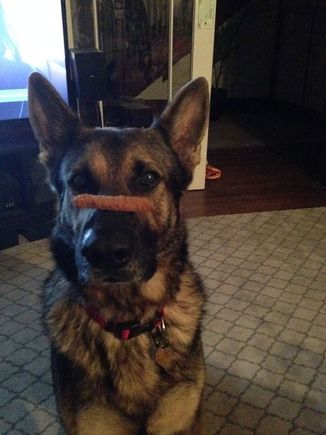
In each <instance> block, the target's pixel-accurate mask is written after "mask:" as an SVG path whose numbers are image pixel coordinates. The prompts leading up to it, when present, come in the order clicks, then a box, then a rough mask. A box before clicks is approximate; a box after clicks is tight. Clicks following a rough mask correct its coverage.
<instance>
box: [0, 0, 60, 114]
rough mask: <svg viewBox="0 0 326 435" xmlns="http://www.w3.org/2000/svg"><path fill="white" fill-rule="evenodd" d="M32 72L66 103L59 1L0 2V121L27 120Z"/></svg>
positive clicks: (11, 0) (23, 0)
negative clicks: (47, 83) (46, 80)
mask: <svg viewBox="0 0 326 435" xmlns="http://www.w3.org/2000/svg"><path fill="white" fill-rule="evenodd" d="M33 71H38V72H40V73H41V74H43V75H44V76H45V77H47V78H48V80H49V81H50V82H51V83H52V84H53V85H54V86H55V87H56V89H57V90H58V91H59V93H60V94H61V96H62V97H63V98H64V99H65V100H66V101H68V96H67V77H66V68H65V48H64V33H63V21H62V10H61V1H60V0H28V1H26V0H0V120H10V119H23V118H27V117H28V107H27V83H28V77H29V75H30V74H31V73H32V72H33Z"/></svg>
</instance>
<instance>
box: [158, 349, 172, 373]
mask: <svg viewBox="0 0 326 435" xmlns="http://www.w3.org/2000/svg"><path fill="white" fill-rule="evenodd" d="M174 359H175V355H174V352H173V350H172V349H171V348H170V347H159V348H158V349H157V350H156V352H155V362H156V364H157V365H159V366H160V367H162V368H163V369H164V370H166V371H168V370H169V369H171V367H172V364H173V362H174Z"/></svg>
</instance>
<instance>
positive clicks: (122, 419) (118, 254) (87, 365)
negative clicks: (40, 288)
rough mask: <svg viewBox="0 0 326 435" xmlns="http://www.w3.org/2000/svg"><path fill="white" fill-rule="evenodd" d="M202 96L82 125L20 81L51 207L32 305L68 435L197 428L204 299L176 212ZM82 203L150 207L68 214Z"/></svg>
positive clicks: (201, 117)
mask: <svg viewBox="0 0 326 435" xmlns="http://www.w3.org/2000/svg"><path fill="white" fill-rule="evenodd" d="M208 99H209V98H208V85H207V81H206V80H205V79H204V78H198V79H196V80H193V81H192V82H190V83H188V84H187V85H186V86H184V87H183V88H182V89H181V90H180V91H179V92H178V93H177V95H176V96H175V98H174V99H173V101H172V102H171V103H169V104H168V105H167V107H166V109H165V110H164V111H163V113H162V115H161V116H160V117H159V118H158V119H156V120H155V121H154V122H153V124H152V126H151V127H150V128H111V127H110V128H88V127H86V126H84V125H81V122H80V120H79V118H78V117H77V116H76V115H75V114H74V113H73V112H72V111H71V109H70V108H69V107H68V106H67V105H66V104H65V103H64V101H63V100H62V99H61V97H60V96H59V94H58V93H57V92H56V90H55V89H54V88H53V87H52V86H51V85H50V84H49V83H48V81H47V80H46V79H45V78H44V77H42V76H41V75H40V74H38V73H33V74H32V75H31V77H30V81H29V111H30V112H29V113H30V122H31V125H32V128H33V131H34V134H35V137H36V139H37V140H38V142H39V144H40V159H41V161H42V162H43V163H44V164H45V166H46V168H47V172H48V179H49V183H50V185H51V186H52V188H53V189H54V190H55V191H56V193H57V198H58V200H57V211H58V213H57V218H56V224H55V228H54V230H53V232H52V236H51V250H52V252H53V256H54V259H55V263H56V267H55V270H54V271H53V272H52V273H51V274H50V276H49V277H48V279H47V281H46V283H45V286H44V292H43V300H42V302H43V320H44V324H45V326H46V330H47V333H48V335H49V337H50V341H51V365H52V376H53V385H54V392H55V396H56V402H57V408H58V412H59V415H60V418H61V420H62V423H63V426H64V428H65V430H66V432H67V433H68V434H71V435H73V434H79V435H80V434H94V435H95V434H96V435H104V434H111V435H118V434H119V435H129V434H148V435H149V434H157V435H168V434H194V435H200V434H203V433H204V429H203V421H202V415H201V405H202V395H203V386H204V372H205V369H204V360H203V350H202V343H201V334H200V329H201V327H200V323H201V318H202V313H203V303H204V292H203V288H202V285H201V281H200V278H199V277H198V275H197V274H196V273H195V271H194V269H193V267H192V265H191V263H190V262H189V259H188V254H187V240H186V229H185V225H184V223H183V221H182V219H181V217H180V209H179V204H180V199H181V196H182V192H183V191H184V190H185V189H186V188H187V186H188V184H189V183H190V181H191V179H192V173H193V170H194V168H195V166H196V164H197V163H198V161H199V155H200V142H201V140H202V138H203V135H204V133H205V129H206V126H207V118H208ZM80 194H91V195H102V196H104V195H105V196H110V197H114V196H119V197H123V198H126V201H127V200H128V198H131V197H137V198H138V197H140V198H147V200H150V202H151V203H152V204H153V209H152V211H150V212H149V211H146V212H142V211H137V210H136V211H135V210H132V209H131V210H128V209H127V210H123V211H121V210H103V209H98V208H77V207H76V206H75V205H74V198H75V197H76V196H77V195H80Z"/></svg>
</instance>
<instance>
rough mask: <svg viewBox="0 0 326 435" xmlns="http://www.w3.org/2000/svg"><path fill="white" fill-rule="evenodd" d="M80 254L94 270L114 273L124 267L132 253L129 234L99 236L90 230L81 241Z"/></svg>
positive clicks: (115, 232)
mask: <svg viewBox="0 0 326 435" xmlns="http://www.w3.org/2000/svg"><path fill="white" fill-rule="evenodd" d="M81 252H82V254H83V255H84V257H85V258H86V259H87V261H88V262H89V263H90V264H91V265H92V266H93V267H96V268H99V269H107V270H110V271H114V270H116V269H121V268H123V267H124V266H126V265H127V264H128V263H129V261H130V259H131V257H132V252H133V247H132V240H131V237H130V234H128V233H127V232H125V231H123V230H119V229H118V230H116V231H112V232H110V233H109V234H103V233H101V234H99V232H98V231H96V229H94V228H92V229H89V230H87V231H86V233H85V235H84V237H83V240H82V249H81Z"/></svg>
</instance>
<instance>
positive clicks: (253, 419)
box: [0, 208, 326, 435]
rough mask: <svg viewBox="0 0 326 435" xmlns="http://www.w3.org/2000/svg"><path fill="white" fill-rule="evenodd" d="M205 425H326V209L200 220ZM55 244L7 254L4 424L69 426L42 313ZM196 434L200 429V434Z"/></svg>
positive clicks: (1, 385) (0, 372)
mask: <svg viewBox="0 0 326 435" xmlns="http://www.w3.org/2000/svg"><path fill="white" fill-rule="evenodd" d="M188 223H189V229H190V250H191V255H192V259H193V261H194V263H195V264H196V266H197V268H198V270H199V271H200V272H201V274H202V276H203V279H204V282H205V285H206V288H207V293H208V299H209V301H208V304H207V315H206V318H205V321H204V332H203V339H204V345H205V353H206V361H207V382H206V390H205V409H206V420H207V426H208V428H207V429H208V434H229V435H242V434H261V435H267V434H271V435H283V434H284V435H285V434H298V435H299V434H300V435H305V434H316V433H319V434H325V433H326V264H325V258H326V208H315V209H303V210H291V211H275V212H265V213H251V214H239V215H228V216H214V217H209V218H196V219H190V220H189V221H188ZM49 268H51V260H50V257H49V253H48V251H47V242H46V241H40V242H34V243H32V244H30V243H27V244H23V245H20V246H18V247H14V248H10V249H7V250H3V251H1V252H0V326H1V329H0V346H1V352H0V361H1V363H0V433H1V434H3V435H4V434H12V435H13V434H16V435H17V434H46V435H50V434H53V435H54V434H62V433H63V432H62V429H60V426H59V424H58V421H57V416H56V411H55V405H54V400H53V395H52V390H51V379H50V373H49V354H48V346H47V341H46V338H45V337H44V336H43V334H42V332H41V328H40V322H39V313H40V307H39V299H38V298H39V293H40V288H41V283H42V281H43V279H44V277H45V276H46V274H47V270H48V269H49ZM194 435H195V434H194Z"/></svg>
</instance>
